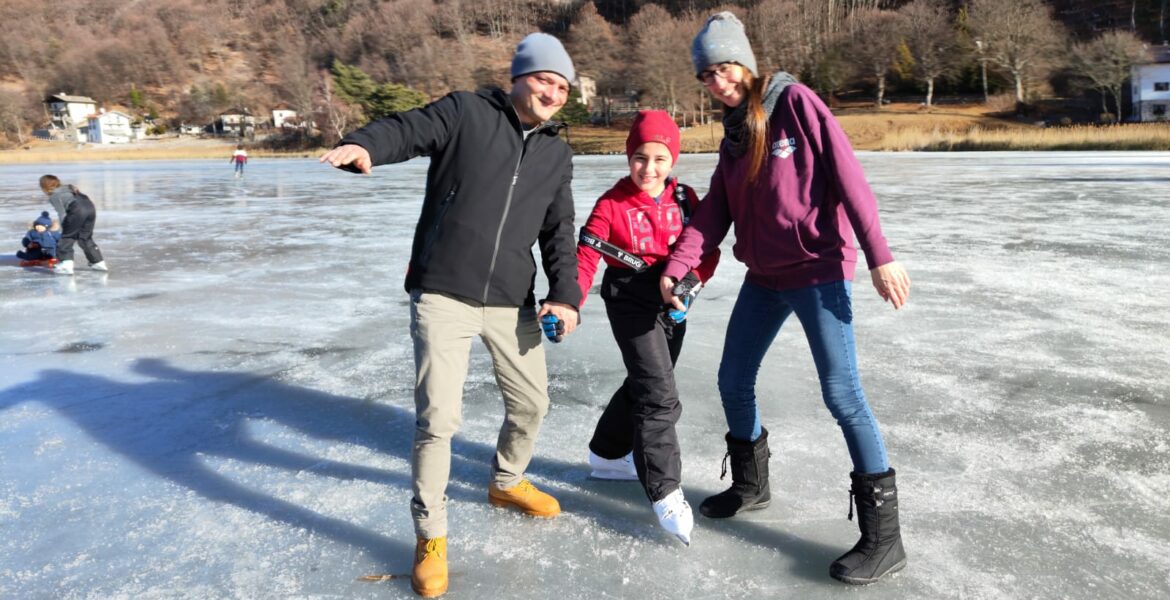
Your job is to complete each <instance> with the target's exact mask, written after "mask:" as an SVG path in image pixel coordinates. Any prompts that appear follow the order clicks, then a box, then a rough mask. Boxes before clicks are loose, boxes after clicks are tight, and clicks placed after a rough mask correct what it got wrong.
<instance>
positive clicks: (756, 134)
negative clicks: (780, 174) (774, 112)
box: [743, 67, 771, 186]
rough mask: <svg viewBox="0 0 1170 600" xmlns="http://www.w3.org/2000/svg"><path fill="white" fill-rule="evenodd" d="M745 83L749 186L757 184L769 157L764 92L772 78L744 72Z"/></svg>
mask: <svg viewBox="0 0 1170 600" xmlns="http://www.w3.org/2000/svg"><path fill="white" fill-rule="evenodd" d="M743 72H744V79H743V83H744V85H745V86H747V89H748V94H747V103H748V104H747V114H746V115H745V117H744V128H745V129H746V130H747V131H746V132H745V134H746V135H745V136H744V142H745V146H746V148H745V150H746V153H745V155H746V156H747V159H748V176H747V181H746V182H745V183H747V185H748V186H751V185H754V184H755V183H756V178H757V177H759V175H760V169H762V168H763V166H764V159H765V158H766V157H767V156H768V114H767V113H765V112H764V90H766V89H768V82H769V80H771V76H765V77H754V76H753V75H752V72H751V71H749V70H747V68H746V67H745V68H744V70H743Z"/></svg>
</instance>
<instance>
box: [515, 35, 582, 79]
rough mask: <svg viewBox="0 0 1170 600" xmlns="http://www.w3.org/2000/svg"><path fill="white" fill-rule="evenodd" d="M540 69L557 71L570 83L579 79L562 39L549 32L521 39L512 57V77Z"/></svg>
mask: <svg viewBox="0 0 1170 600" xmlns="http://www.w3.org/2000/svg"><path fill="white" fill-rule="evenodd" d="M538 71H551V72H553V73H556V74H557V75H560V76H561V77H564V78H565V79H566V80H568V82H569V85H573V84H574V83H575V82H576V80H577V74H576V73H575V72H574V71H573V61H572V60H571V59H570V58H569V53H568V52H565V47H564V46H562V45H561V41H560V40H558V39H557V38H555V37H553V36H551V35H549V34H547V33H530V34H528V36H527V37H525V38H524V39H522V40H520V45H519V46H516V54H515V55H514V56H513V57H512V79H516V78H517V77H519V76H521V75H527V74H529V73H536V72H538Z"/></svg>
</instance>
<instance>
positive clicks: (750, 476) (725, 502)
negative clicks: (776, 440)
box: [699, 429, 772, 519]
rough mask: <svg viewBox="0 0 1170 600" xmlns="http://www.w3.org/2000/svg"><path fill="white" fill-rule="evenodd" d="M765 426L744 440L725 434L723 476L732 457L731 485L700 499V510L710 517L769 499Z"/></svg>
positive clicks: (756, 505)
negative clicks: (751, 437)
mask: <svg viewBox="0 0 1170 600" xmlns="http://www.w3.org/2000/svg"><path fill="white" fill-rule="evenodd" d="M771 456H772V453H771V452H769V451H768V430H767V429H764V430H763V431H762V433H760V437H759V439H757V440H756V441H754V442H745V441H742V440H737V439H735V438H733V437H731V434H730V433H728V434H727V455H726V456H724V457H723V472H722V473H721V474H720V475H719V478H720V479H723V478H724V477H725V476H726V475H727V462H728V460H730V461H731V487H730V488H728V489H726V490H724V491H722V492H720V493H718V494H715V495H714V496H711V497H710V498H707V499H706V500H703V503H702V504H700V505H699V512H701V513H703V515H704V516H707V517H710V518H712V519H726V518H727V517H732V516H735V515H736V514H737V513H740V512H743V511H745V510H758V509H761V508H767V507H768V505H769V504H771V503H772V492H771V491H770V490H769V489H768V458H769V457H771Z"/></svg>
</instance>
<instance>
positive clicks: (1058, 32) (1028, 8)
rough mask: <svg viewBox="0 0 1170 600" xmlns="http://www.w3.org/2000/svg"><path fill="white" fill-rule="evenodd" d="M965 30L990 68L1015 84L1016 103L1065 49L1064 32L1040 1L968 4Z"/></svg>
mask: <svg viewBox="0 0 1170 600" xmlns="http://www.w3.org/2000/svg"><path fill="white" fill-rule="evenodd" d="M967 23H968V26H969V27H970V28H971V32H972V34H973V35H975V36H976V39H979V40H980V41H981V42H982V46H983V53H984V56H985V57H986V60H988V61H989V62H990V63H991V64H993V65H996V66H998V67H999V68H1001V69H1003V70H1004V71H1005V72H1007V74H1009V75H1010V76H1011V77H1012V80H1013V81H1014V82H1015V89H1016V102H1021V103H1022V102H1024V101H1025V100H1026V98H1027V95H1026V93H1025V92H1026V86H1027V84H1028V83H1030V82H1031V81H1034V80H1036V79H1039V78H1041V77H1044V76H1047V75H1048V74H1049V73H1050V71H1051V69H1052V67H1053V66H1054V64H1055V63H1056V60H1055V59H1056V53H1057V51H1058V50H1060V49H1061V48H1063V46H1064V31H1063V29H1062V28H1061V27H1060V25H1059V24H1058V23H1057V22H1056V21H1054V20H1053V19H1052V16H1051V10H1050V9H1049V8H1048V6H1046V5H1045V4H1044V3H1042V2H1041V0H971V3H970V5H969V10H968V19H967Z"/></svg>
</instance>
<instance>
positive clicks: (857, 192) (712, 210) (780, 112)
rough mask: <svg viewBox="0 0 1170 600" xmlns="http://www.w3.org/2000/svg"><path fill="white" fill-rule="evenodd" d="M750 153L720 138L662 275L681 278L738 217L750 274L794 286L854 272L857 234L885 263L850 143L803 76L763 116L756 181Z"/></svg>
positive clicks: (873, 257) (740, 248) (869, 196)
mask: <svg viewBox="0 0 1170 600" xmlns="http://www.w3.org/2000/svg"><path fill="white" fill-rule="evenodd" d="M747 171H748V158H747V156H746V155H745V156H740V157H736V156H734V154H733V153H732V148H731V143H730V142H729V141H727V140H726V139H725V140H724V141H723V144H722V146H721V147H720V149H719V163H718V164H717V165H716V166H715V174H714V175H713V176H712V177H711V189H710V191H708V192H707V196H706V198H705V199H704V200H703V201H702V202H700V203H699V208H698V209H697V210H696V212H695V215H694V217H693V218H692V219H691V223H690V226H689V227H687V228H686V230H684V231H683V233H682V236H681V237H680V238H679V240H678V242H677V243H676V244H675V246H674V250H673V252H672V253H671V255H670V259H669V261H668V262H667V265H666V268H665V270H664V272H663V274H664V275H668V276H670V277H674V278H675V279H681V278H682V276H683V275H685V274H686V273H687V271H689V270H691V269H694V268H695V267H696V266H698V264H699V262H700V258H701V257H702V256H704V255H705V254H707V253H708V252H709V251H710V250H711V249H713V248H716V247H718V246H719V243H720V242H722V241H723V238H724V237H725V236H726V235H727V232H728V230H729V229H730V228H731V226H732V224H734V225H735V245H734V247H733V252H734V254H735V258H737V259H738V260H739V261H740V262H743V263H744V264H746V265H747V267H748V272H747V277H746V279H747V281H750V282H752V283H755V284H757V285H760V286H763V287H766V288H769V289H773V290H792V289H799V288H803V287H809V286H812V285H817V284H821V283H826V282H829V281H841V280H852V279H853V272H854V268H855V265H856V262H857V249H856V248H854V246H853V237H854V234H855V233H856V235H857V239H858V241H859V242H860V245H861V248H862V250H863V251H864V252H865V257H866V260H867V262H868V263H869V266H870V268H873V267H878V266H881V265H884V264H886V263H888V262H892V261H893V260H894V257H893V255H892V254H890V249H889V246H888V245H887V243H886V238H885V236H883V235H882V230H881V225H880V224H879V223H878V211H877V200H876V199H875V198H874V195H873V191H872V190H870V187H869V184H868V183H867V182H866V180H865V173H864V172H862V169H861V164H860V163H858V162H857V157H856V156H854V154H853V147H852V146H851V145H850V144H849V139H848V138H847V137H846V136H845V132H844V131H842V130H841V126H840V125H839V124H838V123H837V120H836V119H834V118H833V115H832V113H831V112H829V108H828V107H827V106H825V104H824V103H823V102H822V101H821V99H820V98H818V97H817V95H816V94H815V93H814V92H813V91H812V90H810V89H809V88H808V87H805V86H804V85H801V84H796V83H794V84H792V85H789V86H788V87H787V88H785V89H784V91H782V92H781V93H780V97H779V99H778V100H777V102H776V106H775V108H774V109H773V110H772V114H771V117H770V121H769V138H768V155H767V156H766V157H765V162H764V165H763V167H762V168H761V170H760V174H759V175H758V176H757V181H756V183H755V185H753V186H747V185H746V184H745V182H746V180H747Z"/></svg>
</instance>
